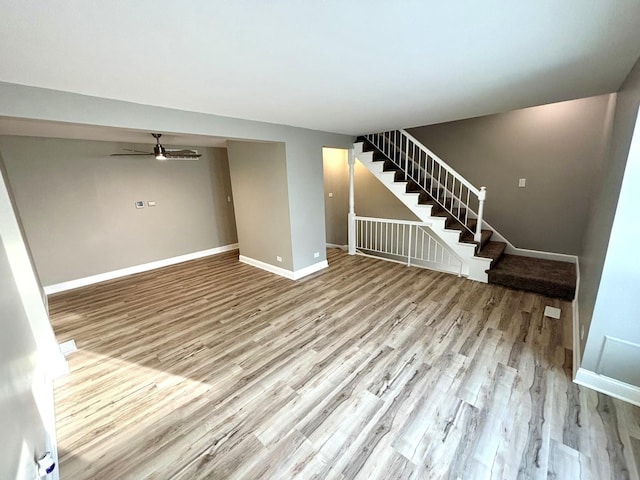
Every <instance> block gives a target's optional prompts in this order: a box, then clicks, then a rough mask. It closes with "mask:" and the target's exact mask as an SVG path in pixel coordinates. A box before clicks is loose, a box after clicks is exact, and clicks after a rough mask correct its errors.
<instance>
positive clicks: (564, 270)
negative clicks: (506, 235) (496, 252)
mask: <svg viewBox="0 0 640 480" xmlns="http://www.w3.org/2000/svg"><path fill="white" fill-rule="evenodd" d="M487 273H488V274H489V283H493V284H495V285H502V286H505V287H510V288H516V289H518V290H526V291H528V292H534V293H540V294H542V295H545V296H547V297H554V298H560V299H562V300H568V301H571V300H573V298H574V297H575V294H576V266H575V265H574V264H573V263H568V262H557V261H554V260H543V259H540V258H531V257H521V256H516V255H507V254H503V255H502V257H501V258H500V259H499V261H498V262H497V263H496V264H495V265H493V266H492V268H491V269H490V270H487Z"/></svg>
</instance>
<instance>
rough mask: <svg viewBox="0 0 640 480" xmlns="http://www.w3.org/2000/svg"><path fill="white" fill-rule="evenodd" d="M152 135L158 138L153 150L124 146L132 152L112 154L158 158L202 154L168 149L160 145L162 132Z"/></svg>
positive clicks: (180, 157) (194, 156)
mask: <svg viewBox="0 0 640 480" xmlns="http://www.w3.org/2000/svg"><path fill="white" fill-rule="evenodd" d="M151 135H152V136H153V138H155V139H156V145H155V146H154V147H153V152H141V151H140V150H131V149H129V148H124V149H123V150H125V151H127V152H131V153H112V154H111V155H110V156H111V157H130V156H137V155H147V156H148V155H152V156H154V157H155V158H156V160H196V159H197V158H200V157H201V156H202V154H200V153H198V152H197V151H195V150H168V149H166V148H164V147H163V146H162V145H160V137H161V136H162V134H161V133H152V134H151Z"/></svg>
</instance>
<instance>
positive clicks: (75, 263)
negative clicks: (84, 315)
mask: <svg viewBox="0 0 640 480" xmlns="http://www.w3.org/2000/svg"><path fill="white" fill-rule="evenodd" d="M123 146H124V145H121V144H117V143H111V142H96V141H79V140H63V139H51V138H34V137H0V151H1V152H2V154H3V156H4V159H5V163H6V166H7V170H8V173H9V179H10V181H11V184H12V187H13V189H14V192H15V198H16V202H17V206H18V210H19V211H20V215H21V217H22V220H23V223H24V228H25V231H26V234H27V239H28V242H29V245H30V247H31V250H32V253H33V256H34V259H35V263H36V266H37V269H38V272H39V274H40V277H41V280H42V282H43V283H44V284H45V285H52V284H56V283H60V282H65V281H69V280H74V279H78V278H83V277H87V276H90V275H95V274H99V273H104V272H109V271H113V270H117V269H121V268H125V267H130V266H135V265H140V264H144V263H148V262H152V261H156V260H162V259H165V258H170V257H175V256H178V255H183V254H187V253H193V252H198V251H201V250H207V249H210V248H214V247H218V246H222V245H228V244H232V243H235V242H236V241H237V237H236V232H235V222H234V215H233V206H232V203H228V202H227V196H231V185H230V180H229V171H228V162H227V157H226V151H225V150H224V149H220V148H216V149H214V148H204V149H203V148H199V151H200V152H201V153H202V154H203V156H202V157H201V158H200V159H199V160H197V161H167V162H159V161H157V160H155V159H154V158H153V157H109V154H110V153H117V152H120V151H122V147H123ZM133 147H135V148H138V149H144V148H147V149H148V146H143V145H141V146H135V145H134V146H133ZM136 200H142V201H145V202H146V201H149V200H152V201H155V202H156V203H157V205H156V206H155V207H148V206H146V207H145V208H143V209H136V208H135V205H134V202H135V201H136Z"/></svg>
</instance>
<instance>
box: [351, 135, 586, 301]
mask: <svg viewBox="0 0 640 480" xmlns="http://www.w3.org/2000/svg"><path fill="white" fill-rule="evenodd" d="M354 156H355V158H357V159H358V160H360V162H361V163H362V164H363V165H365V166H366V167H367V169H368V170H369V171H370V172H371V173H372V174H373V175H374V176H376V178H378V179H379V180H380V181H381V182H382V183H383V184H385V186H386V187H387V188H388V189H389V190H390V191H391V192H392V193H393V194H394V195H395V196H396V197H397V198H398V199H399V200H400V201H402V202H403V204H404V205H405V206H407V208H409V210H411V211H412V212H413V213H414V214H415V215H416V216H417V217H418V218H420V219H421V220H422V221H423V222H430V223H431V225H432V227H431V228H432V230H433V231H434V232H435V233H436V235H438V236H439V237H440V238H441V239H442V240H443V241H444V242H445V243H446V244H447V245H448V246H449V248H451V249H452V250H453V251H454V252H455V253H456V255H458V257H460V258H461V259H462V261H463V268H462V274H463V275H465V276H467V277H468V278H470V279H472V280H477V281H480V282H485V283H492V284H496V285H503V286H506V287H510V288H516V289H520V290H526V291H531V292H534V293H540V294H542V295H546V296H550V297H556V298H561V299H564V300H572V299H573V298H574V296H575V286H576V271H575V265H574V264H572V263H568V262H559V261H555V260H544V259H538V258H531V257H524V256H520V255H509V254H506V253H505V250H506V249H507V242H506V241H504V238H503V237H501V236H500V235H499V234H497V233H495V232H494V231H493V230H491V229H489V228H486V227H487V225H486V222H483V220H482V214H483V205H484V198H485V190H484V187H482V188H480V189H477V188H476V187H474V186H473V185H471V184H470V183H469V182H468V181H466V179H464V177H462V176H461V175H460V174H458V173H457V172H455V170H453V169H451V167H449V166H448V165H446V164H445V163H444V162H443V161H442V160H441V159H439V158H438V157H437V156H436V155H435V154H433V152H431V151H429V150H428V149H427V148H426V147H424V146H423V145H421V144H420V143H419V142H418V141H417V140H415V139H414V138H413V137H412V136H411V135H409V134H408V133H407V132H405V131H404V130H396V131H391V132H384V133H379V134H372V135H367V136H361V137H358V139H357V143H355V144H354Z"/></svg>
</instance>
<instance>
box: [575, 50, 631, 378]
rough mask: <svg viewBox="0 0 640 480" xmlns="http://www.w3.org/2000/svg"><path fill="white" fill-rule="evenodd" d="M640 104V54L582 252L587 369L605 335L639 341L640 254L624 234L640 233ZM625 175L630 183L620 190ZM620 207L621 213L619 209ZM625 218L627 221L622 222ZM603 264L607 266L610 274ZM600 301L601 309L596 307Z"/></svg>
mask: <svg viewBox="0 0 640 480" xmlns="http://www.w3.org/2000/svg"><path fill="white" fill-rule="evenodd" d="M639 104H640V60H639V61H638V62H637V63H636V65H635V67H634V68H633V70H632V71H631V73H630V74H629V76H628V77H627V79H626V80H625V82H624V84H623V86H622V88H621V89H620V91H619V92H618V94H617V101H616V109H615V119H614V122H613V131H612V134H611V143H610V149H609V151H608V154H607V156H606V162H605V168H604V169H603V176H602V179H601V185H600V189H599V190H598V192H597V195H596V196H595V198H594V201H593V204H592V209H591V213H590V217H589V225H588V228H587V232H586V235H585V239H584V246H583V251H582V254H581V255H580V271H581V281H580V292H579V297H578V306H579V312H580V322H581V329H584V330H585V331H588V332H589V335H588V342H587V343H586V345H585V342H586V341H587V339H586V338H585V339H583V340H582V350H583V366H584V367H585V368H588V369H595V367H596V362H597V356H598V355H599V353H600V350H601V348H602V346H603V337H604V335H612V336H614V337H620V336H623V338H629V340H630V341H633V342H636V343H640V338H638V331H639V330H638V318H639V317H638V313H637V306H635V307H633V305H632V303H633V302H634V301H636V299H637V298H638V296H639V292H638V291H637V288H638V285H640V278H639V276H638V265H640V260H639V259H638V254H637V247H635V245H634V246H633V248H629V249H627V248H624V247H625V244H624V240H623V239H622V238H621V236H620V235H621V229H622V231H625V230H626V235H628V236H629V238H633V239H636V238H637V236H634V235H633V233H634V229H635V231H637V226H636V224H637V219H636V218H635V217H636V216H637V199H636V197H637V195H634V190H635V193H636V194H637V188H638V185H640V178H639V177H638V158H637V154H638V153H637V151H636V152H635V154H636V157H633V158H632V157H631V156H629V148H630V145H631V139H632V136H633V131H634V127H635V124H636V117H637V114H638V105H639ZM636 135H637V133H636ZM635 141H637V139H635ZM628 157H629V162H632V161H633V162H635V163H634V164H633V165H629V166H627V158H628ZM625 167H626V169H627V172H625ZM627 175H628V176H627ZM623 177H624V182H625V183H624V187H623V190H622V192H621V189H620V186H621V184H622V182H623ZM619 198H620V200H619ZM623 201H624V203H623ZM619 202H620V203H619ZM616 208H618V210H619V213H618V212H616ZM614 216H615V222H616V224H615V225H614ZM625 223H626V227H623V225H624V224H625ZM612 225H613V226H614V229H613V230H612ZM622 235H625V233H623V234H622ZM605 258H606V260H607V263H605ZM603 268H604V269H605V270H608V271H607V275H606V276H605V274H604V273H603ZM627 282H628V284H627V285H625V283H627ZM612 289H613V290H612ZM616 289H618V291H617V292H616V291H615V290H616ZM630 289H631V290H630ZM634 289H635V290H634ZM596 299H597V304H596ZM636 303H637V302H636ZM596 305H597V309H595V310H597V311H594V307H596ZM629 308H631V310H629Z"/></svg>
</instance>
